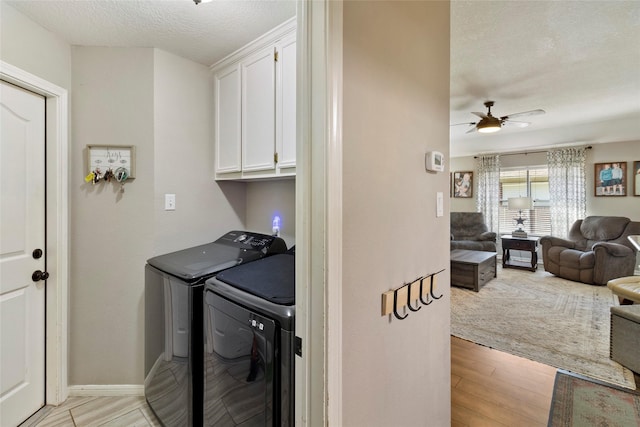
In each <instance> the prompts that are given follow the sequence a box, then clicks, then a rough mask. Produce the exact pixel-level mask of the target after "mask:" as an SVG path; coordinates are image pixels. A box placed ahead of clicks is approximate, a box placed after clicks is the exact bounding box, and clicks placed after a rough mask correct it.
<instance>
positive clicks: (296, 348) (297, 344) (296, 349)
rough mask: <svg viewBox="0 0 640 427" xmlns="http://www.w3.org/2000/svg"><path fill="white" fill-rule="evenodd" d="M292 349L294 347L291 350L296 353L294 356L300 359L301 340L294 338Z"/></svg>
mask: <svg viewBox="0 0 640 427" xmlns="http://www.w3.org/2000/svg"><path fill="white" fill-rule="evenodd" d="M293 347H294V349H293V350H294V352H295V353H296V355H297V356H300V357H302V338H300V337H295V340H294V343H293Z"/></svg>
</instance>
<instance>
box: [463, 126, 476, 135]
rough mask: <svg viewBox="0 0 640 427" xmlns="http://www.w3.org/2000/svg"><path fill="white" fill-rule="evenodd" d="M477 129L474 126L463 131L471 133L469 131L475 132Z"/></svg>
mask: <svg viewBox="0 0 640 427" xmlns="http://www.w3.org/2000/svg"><path fill="white" fill-rule="evenodd" d="M477 130H478V128H477V127H475V126H474V127H472V128H471V129H469V130H468V131H466V132H465V133H471V132H475V131H477Z"/></svg>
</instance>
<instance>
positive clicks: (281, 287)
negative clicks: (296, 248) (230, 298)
mask: <svg viewBox="0 0 640 427" xmlns="http://www.w3.org/2000/svg"><path fill="white" fill-rule="evenodd" d="M216 279H217V280H219V281H221V282H224V283H227V284H229V285H231V286H233V287H235V288H238V289H240V290H243V291H245V292H248V293H250V294H253V295H255V296H257V297H260V298H262V299H265V300H267V301H269V302H272V303H274V304H280V305H293V304H295V302H296V296H295V295H296V294H295V292H296V287H295V256H294V255H293V254H288V253H287V254H277V255H272V256H270V257H267V258H264V259H261V260H258V261H255V262H252V263H251V264H246V265H240V266H238V267H236V268H234V269H232V270H227V271H223V272H221V273H220V274H218V275H217V276H216Z"/></svg>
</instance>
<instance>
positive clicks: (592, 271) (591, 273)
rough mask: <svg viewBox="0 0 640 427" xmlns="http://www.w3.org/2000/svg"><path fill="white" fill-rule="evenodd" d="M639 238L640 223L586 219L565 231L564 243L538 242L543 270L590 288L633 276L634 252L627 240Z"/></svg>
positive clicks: (545, 239)
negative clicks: (566, 236)
mask: <svg viewBox="0 0 640 427" xmlns="http://www.w3.org/2000/svg"><path fill="white" fill-rule="evenodd" d="M632 234H640V222H634V221H631V220H630V219H629V218H625V217H617V216H588V217H586V218H585V219H579V220H578V221H576V222H575V223H574V224H573V225H572V226H571V230H569V237H568V239H561V238H559V237H553V236H545V237H542V238H541V239H540V244H541V245H542V259H543V262H544V269H545V270H546V271H548V272H549V273H553V274H555V275H556V276H559V277H562V278H565V279H569V280H573V281H576V282H583V283H587V284H590V285H606V284H607V282H608V281H609V280H611V279H615V278H618V277H623V276H631V275H633V271H634V268H635V262H636V250H635V248H634V247H633V245H632V244H631V242H630V241H629V240H628V239H627V236H629V235H632Z"/></svg>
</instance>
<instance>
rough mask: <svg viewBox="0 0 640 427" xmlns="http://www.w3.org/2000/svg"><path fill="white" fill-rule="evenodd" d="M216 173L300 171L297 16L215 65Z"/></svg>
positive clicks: (240, 175)
mask: <svg viewBox="0 0 640 427" xmlns="http://www.w3.org/2000/svg"><path fill="white" fill-rule="evenodd" d="M212 70H213V76H214V100H215V103H214V108H215V120H214V126H215V130H214V135H215V156H216V159H215V163H214V164H215V178H216V179H218V180H225V179H233V180H246V179H265V178H278V177H287V176H295V166H296V38H295V18H294V19H291V20H290V21H287V22H285V23H284V24H282V25H281V26H279V27H277V28H275V29H274V30H272V31H271V32H269V33H267V34H265V35H264V36H262V37H260V38H259V39H258V40H255V41H254V42H252V43H249V44H248V45H247V46H245V47H243V48H242V49H240V50H238V51H236V52H235V53H233V54H231V55H230V56H228V57H227V58H225V59H223V60H222V61H220V62H219V63H217V64H214V65H213V66H212Z"/></svg>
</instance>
